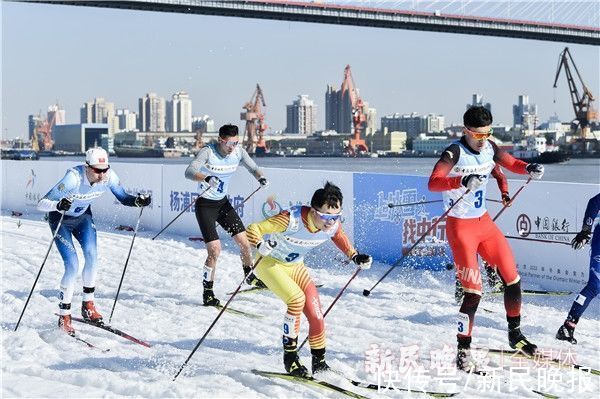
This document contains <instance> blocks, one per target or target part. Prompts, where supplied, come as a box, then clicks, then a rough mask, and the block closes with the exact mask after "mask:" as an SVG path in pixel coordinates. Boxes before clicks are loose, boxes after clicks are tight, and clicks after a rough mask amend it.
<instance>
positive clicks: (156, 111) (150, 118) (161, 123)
mask: <svg viewBox="0 0 600 399" xmlns="http://www.w3.org/2000/svg"><path fill="white" fill-rule="evenodd" d="M165 122H166V103H165V99H164V97H158V96H157V95H156V93H148V94H146V95H145V96H144V97H142V98H140V99H139V119H138V129H139V130H140V131H141V132H164V131H165Z"/></svg>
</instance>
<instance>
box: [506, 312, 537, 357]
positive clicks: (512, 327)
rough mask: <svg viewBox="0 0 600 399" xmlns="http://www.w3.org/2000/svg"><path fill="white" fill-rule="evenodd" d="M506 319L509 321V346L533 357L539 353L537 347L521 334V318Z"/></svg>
mask: <svg viewBox="0 0 600 399" xmlns="http://www.w3.org/2000/svg"><path fill="white" fill-rule="evenodd" d="M506 319H507V320H508V344H509V345H510V347H511V348H513V349H516V350H518V351H520V352H523V354H525V355H527V356H529V357H533V356H534V355H535V353H536V351H537V345H534V344H532V343H531V342H529V340H528V339H527V338H525V336H524V335H523V333H522V332H521V327H520V324H521V316H515V317H508V316H506Z"/></svg>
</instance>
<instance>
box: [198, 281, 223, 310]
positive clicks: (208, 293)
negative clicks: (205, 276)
mask: <svg viewBox="0 0 600 399" xmlns="http://www.w3.org/2000/svg"><path fill="white" fill-rule="evenodd" d="M202 286H203V287H204V292H203V293H202V300H203V305H204V306H219V305H220V304H221V301H219V300H218V299H217V298H215V293H214V292H213V282H212V281H206V280H203V281H202Z"/></svg>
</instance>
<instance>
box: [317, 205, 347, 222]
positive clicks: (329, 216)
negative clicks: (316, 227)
mask: <svg viewBox="0 0 600 399" xmlns="http://www.w3.org/2000/svg"><path fill="white" fill-rule="evenodd" d="M313 209H315V208H313ZM315 212H317V215H319V217H320V218H321V220H324V221H326V222H327V221H330V220H332V221H334V222H335V221H336V220H338V219H339V218H341V217H342V212H340V213H336V214H332V213H323V212H319V211H317V210H316V209H315Z"/></svg>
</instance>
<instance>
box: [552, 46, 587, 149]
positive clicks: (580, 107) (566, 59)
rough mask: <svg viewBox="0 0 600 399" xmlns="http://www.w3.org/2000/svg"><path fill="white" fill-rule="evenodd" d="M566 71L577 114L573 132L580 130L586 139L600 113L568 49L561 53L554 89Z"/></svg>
mask: <svg viewBox="0 0 600 399" xmlns="http://www.w3.org/2000/svg"><path fill="white" fill-rule="evenodd" d="M571 65H572V67H573V70H575V73H576V74H577V77H578V78H579V83H580V84H581V87H582V91H581V95H580V94H579V90H578V88H577V85H576V82H575V79H574V78H573V73H572V72H571ZM563 69H564V71H565V75H567V83H568V84H569V92H570V94H571V103H572V104H573V111H574V112H575V119H574V120H573V122H572V123H571V126H572V130H573V132H577V131H578V130H579V131H580V132H581V137H582V138H585V137H586V134H587V133H588V132H589V130H590V122H591V121H595V120H597V119H598V112H597V111H596V110H595V109H594V101H595V98H594V95H593V94H592V92H591V91H590V89H589V88H588V87H587V86H586V85H585V83H584V82H583V79H582V78H581V74H580V73H579V70H578V69H577V66H576V65H575V61H573V56H571V52H570V51H569V48H568V47H565V49H564V50H563V51H562V52H561V53H560V56H559V60H558V67H557V68H556V77H555V78H554V88H556V84H557V83H558V77H559V75H560V72H561V71H562V70H563Z"/></svg>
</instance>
